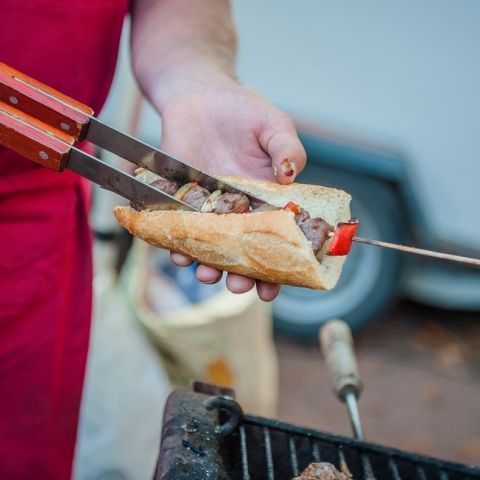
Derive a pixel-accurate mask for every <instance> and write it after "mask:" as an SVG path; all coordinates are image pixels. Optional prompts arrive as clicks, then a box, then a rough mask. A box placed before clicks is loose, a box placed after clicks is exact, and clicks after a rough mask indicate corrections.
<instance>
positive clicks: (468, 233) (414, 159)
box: [106, 0, 480, 335]
mask: <svg viewBox="0 0 480 480" xmlns="http://www.w3.org/2000/svg"><path fill="white" fill-rule="evenodd" d="M233 7H234V12H235V17H236V21H237V25H238V29H239V38H240V52H239V62H238V71H239V76H240V78H241V80H242V81H243V82H244V83H246V84H247V85H249V86H251V87H253V88H255V89H257V90H258V91H260V92H261V93H263V94H264V95H265V96H266V97H267V98H268V99H269V100H270V101H272V102H273V103H274V104H276V105H278V106H279V107H280V108H281V109H283V110H285V111H286V112H288V113H290V114H291V115H292V116H293V117H294V118H295V119H296V120H297V121H298V126H299V130H300V132H301V135H302V140H303V142H304V145H305V147H306V150H307V153H308V157H309V166H308V168H307V169H306V171H305V172H304V174H302V176H301V177H300V179H299V180H300V181H304V182H308V183H320V184H326V185H331V186H335V187H339V188H344V189H345V190H347V191H349V192H350V193H351V194H352V197H353V214H354V216H355V217H357V218H358V219H359V220H360V225H361V227H360V234H361V235H362V236H365V237H369V238H374V239H379V240H387V241H393V242H398V243H407V244H412V245H415V246H420V247H424V248H430V249H434V250H440V251H448V252H452V253H458V254H462V255H469V256H475V257H480V241H479V238H480V214H479V211H478V209H479V206H480V188H479V187H478V184H479V181H480V115H479V113H478V112H480V95H479V94H478V86H479V85H480V62H479V61H478V45H480V29H479V28H478V22H479V20H480V2H478V1H475V0H457V1H453V0H448V1H447V0H441V1H439V0H424V1H422V2H418V1H415V0H409V1H406V2H384V1H378V0H364V1H362V2H326V1H319V0H303V1H302V2H292V1H288V0H264V1H262V2H255V1H253V0H234V1H233ZM106 115H108V109H107V111H106ZM158 121H159V120H158V118H157V117H156V115H155V114H154V113H153V110H151V109H148V108H147V109H145V110H144V114H143V115H142V118H141V122H140V126H139V130H138V132H137V134H139V136H141V137H142V138H143V139H145V140H146V141H148V142H150V143H154V144H158V141H159V128H158V126H157V125H158V123H157V122H158ZM399 296H407V297H409V298H412V299H415V300H417V301H420V302H424V303H426V304H429V305H434V306H438V307H442V308H452V309H471V310H477V309H480V270H479V269H475V268H467V267H464V266H462V265H460V264H453V263H447V262H441V261H434V260H431V259H427V258H421V257H416V256H411V255H403V254H397V253H395V252H391V251H386V250H383V249H380V248H374V247H369V246H364V245H355V246H354V247H353V250H352V253H351V254H350V256H349V259H348V262H347V264H346V267H345V270H344V272H343V275H342V278H341V281H340V283H339V285H338V287H337V288H335V289H334V290H333V291H331V292H326V293H322V292H314V291H308V290H302V289H298V288H290V287H285V288H283V289H282V294H281V295H280V297H279V298H278V300H276V301H275V303H274V312H275V316H276V319H277V325H278V327H279V328H280V329H282V330H284V331H289V332H293V333H297V334H301V335H316V332H317V330H318V326H319V325H320V324H321V323H322V322H324V321H325V320H327V319H330V318H332V317H342V318H345V319H346V320H348V321H349V322H350V324H351V325H352V326H353V327H357V328H358V327H360V326H361V325H363V324H364V323H365V322H367V321H368V320H370V319H372V318H374V317H375V315H376V314H378V313H379V312H380V311H381V310H382V309H383V308H384V307H385V306H386V305H388V304H390V303H391V302H392V301H393V300H394V299H395V298H397V297H399Z"/></svg>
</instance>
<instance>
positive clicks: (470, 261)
mask: <svg viewBox="0 0 480 480" xmlns="http://www.w3.org/2000/svg"><path fill="white" fill-rule="evenodd" d="M352 240H353V241H354V242H359V243H364V244H366V245H373V246H375V247H383V248H390V249H393V250H398V251H400V252H406V253H413V254H416V255H423V256H427V257H433V258H440V259H442V260H450V261H452V262H459V263H465V264H467V265H474V266H476V267H480V258H470V257H462V256H461V255H453V254H451V253H441V252H433V251H432V250H425V249H423V248H416V247H407V246H405V245H398V244H396V243H390V242H381V241H379V240H369V239H368V238H363V237H357V236H355V237H353V238H352Z"/></svg>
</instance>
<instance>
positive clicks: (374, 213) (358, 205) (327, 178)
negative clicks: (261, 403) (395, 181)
mask: <svg viewBox="0 0 480 480" xmlns="http://www.w3.org/2000/svg"><path fill="white" fill-rule="evenodd" d="M300 181H301V182H304V183H317V184H321V185H328V186H332V187H336V188H341V189H344V190H346V191H347V192H349V193H350V194H351V195H352V216H353V217H355V218H358V219H359V220H360V227H359V236H364V237H367V238H374V239H378V240H385V241H390V242H402V241H403V240H404V237H405V233H406V228H405V221H404V215H403V210H402V208H401V205H400V202H399V200H398V199H397V196H396V195H395V191H394V188H393V187H392V186H390V185H389V184H387V183H384V182H381V181H379V180H375V179H372V178H368V177H362V176H359V175H354V174H352V173H347V172H343V171H340V170H334V169H330V168H325V167H321V166H319V165H315V164H313V165H312V166H310V168H308V170H307V171H306V172H305V173H304V174H303V175H302V178H301V179H300ZM400 270H401V255H400V254H399V253H398V252H395V251H392V250H387V249H384V248H378V247H371V246H368V245H361V244H354V246H353V248H352V251H351V253H350V254H349V255H348V259H347V261H346V262H345V266H344V269H343V272H342V275H341V277H340V280H339V282H338V284H337V286H336V287H335V288H334V289H333V290H331V291H328V292H319V291H315V290H309V289H303V288H296V287H287V286H285V287H283V288H282V291H281V293H280V295H279V296H278V298H277V299H276V300H275V302H274V303H273V313H274V317H275V329H276V331H277V332H279V333H287V334H292V335H296V336H299V337H303V338H305V339H315V338H316V337H317V334H318V329H319V327H320V326H321V325H322V324H323V323H325V322H326V321H328V320H330V319H332V318H342V319H343V320H345V321H347V322H348V323H349V324H350V326H351V327H352V329H354V330H359V329H361V328H362V327H363V326H364V325H366V324H367V323H368V322H369V321H371V320H372V319H373V318H375V316H377V315H378V314H379V313H380V312H381V311H382V310H384V309H385V308H386V307H387V306H388V305H389V304H390V303H391V302H392V300H394V298H395V296H396V294H397V291H398V284H399V280H400Z"/></svg>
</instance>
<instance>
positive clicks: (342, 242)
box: [327, 219, 358, 257]
mask: <svg viewBox="0 0 480 480" xmlns="http://www.w3.org/2000/svg"><path fill="white" fill-rule="evenodd" d="M357 230H358V220H356V219H352V220H350V221H348V222H345V223H339V224H338V225H337V227H336V228H335V230H334V232H333V238H332V240H331V241H330V245H329V247H328V250H327V255H332V256H335V257H338V256H342V255H348V253H349V252H350V249H351V248H352V242H353V240H352V239H353V237H354V236H355V234H356V233H357Z"/></svg>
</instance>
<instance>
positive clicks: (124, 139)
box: [0, 62, 264, 210]
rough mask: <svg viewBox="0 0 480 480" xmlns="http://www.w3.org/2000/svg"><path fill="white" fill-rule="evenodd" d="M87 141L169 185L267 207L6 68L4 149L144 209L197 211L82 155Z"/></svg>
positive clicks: (0, 85)
mask: <svg viewBox="0 0 480 480" xmlns="http://www.w3.org/2000/svg"><path fill="white" fill-rule="evenodd" d="M81 140H88V141H89V142H91V143H93V144H94V145H96V146H97V147H100V148H103V149H105V150H108V151H109V152H112V153H114V154H115V155H117V156H119V157H121V158H123V159H125V160H128V161H129V162H132V163H134V164H135V165H138V166H141V167H144V168H147V169H148V170H150V171H152V172H154V173H156V174H158V175H160V176H162V177H164V178H166V179H168V180H174V181H177V182H178V183H180V184H185V183H188V182H197V183H198V184H199V185H201V186H202V187H204V188H206V189H208V190H209V191H211V192H213V191H214V190H222V191H223V192H230V193H242V194H244V195H247V196H248V197H249V199H250V200H254V201H256V202H257V203H259V204H261V203H264V202H262V201H261V200H259V199H256V198H254V197H252V196H251V195H249V194H246V193H245V192H241V191H239V190H237V189H236V188H234V187H232V186H231V185H228V184H226V183H224V182H222V181H220V180H218V179H217V178H214V177H212V176H210V175H207V174H206V173H204V172H202V171H200V170H198V169H196V168H194V167H192V166H191V165H188V164H187V163H185V162H181V161H179V160H177V159H175V158H173V157H172V156H170V155H168V154H166V153H165V152H162V151H161V150H158V149H156V148H154V147H151V146H150V145H147V144H146V143H143V142H141V141H140V140H138V139H136V138H133V137H131V136H129V135H127V134H125V133H122V132H120V131H118V130H116V129H114V128H112V127H109V126H108V125H105V124H104V123H102V122H101V121H100V120H98V119H97V118H95V117H94V116H93V110H92V109H91V108H90V107H88V106H87V105H84V104H82V103H80V102H78V101H76V100H74V99H72V98H70V97H68V96H66V95H64V94H62V93H60V92H58V91H56V90H54V89H53V88H51V87H48V86H47V85H44V84H42V83H40V82H38V81H37V80H34V79H33V78H30V77H29V76H27V75H25V74H23V73H21V72H19V71H17V70H15V69H14V68H11V67H10V66H8V65H6V64H4V63H1V62H0V144H2V145H4V146H5V147H8V148H10V149H11V150H14V151H16V152H17V153H19V154H21V155H23V156H25V157H27V158H29V159H30V160H33V161H34V162H37V163H39V164H40V165H43V166H44V167H47V168H50V169H52V170H55V171H57V172H61V171H63V170H64V169H65V168H68V169H70V170H72V171H74V172H76V173H78V174H79V175H81V176H83V177H86V178H88V179H89V180H91V181H92V182H94V183H97V184H98V185H100V186H101V187H102V188H105V189H107V190H110V191H112V192H114V193H117V194H118V195H120V196H122V197H124V198H126V199H128V200H130V201H132V202H135V203H136V204H139V205H141V206H142V207H144V208H148V209H156V208H182V209H187V210H196V209H195V208H194V207H192V206H191V205H188V204H186V203H185V202H182V201H180V200H178V199H176V198H174V197H173V196H171V195H169V194H168V193H165V192H163V191H161V190H159V189H157V188H155V187H152V186H151V185H147V184H145V183H143V182H141V181H139V180H137V179H136V178H135V177H134V176H133V175H131V174H130V173H128V172H127V171H123V170H120V169H118V168H115V167H113V166H112V165H109V164H108V163H105V162H103V161H102V160H100V159H99V158H96V157H94V156H92V155H89V154H88V153H86V152H84V151H82V150H81V149H79V148H78V147H77V146H75V145H76V143H77V142H78V141H81Z"/></svg>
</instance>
